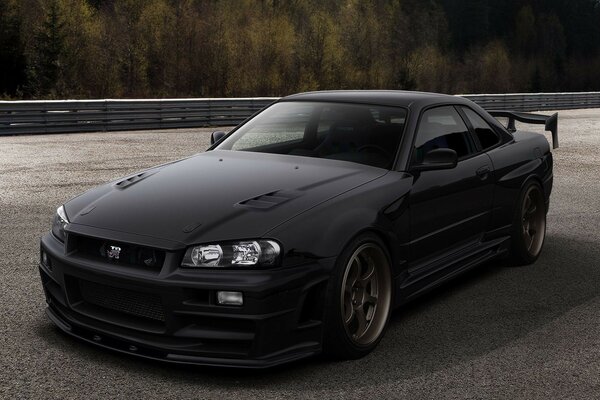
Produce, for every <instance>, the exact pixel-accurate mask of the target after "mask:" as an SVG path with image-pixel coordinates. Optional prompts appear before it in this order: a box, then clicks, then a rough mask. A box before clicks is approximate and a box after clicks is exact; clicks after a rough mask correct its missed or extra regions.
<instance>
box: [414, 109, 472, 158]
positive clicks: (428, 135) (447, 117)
mask: <svg viewBox="0 0 600 400" xmlns="http://www.w3.org/2000/svg"><path fill="white" fill-rule="evenodd" d="M434 149H452V150H454V151H456V154H457V155H458V158H464V157H466V156H468V155H469V154H472V153H474V152H475V148H474V146H473V143H472V142H471V139H470V136H469V131H468V129H467V126H466V125H465V123H464V122H463V120H462V118H461V117H460V115H459V114H458V112H457V111H456V109H455V108H454V107H437V108H432V109H430V110H427V111H425V112H424V113H423V116H422V117H421V121H420V122H419V129H418V131H417V138H416V141H415V152H414V162H415V163H417V164H418V163H421V162H423V157H424V156H425V154H427V152H429V151H431V150H434Z"/></svg>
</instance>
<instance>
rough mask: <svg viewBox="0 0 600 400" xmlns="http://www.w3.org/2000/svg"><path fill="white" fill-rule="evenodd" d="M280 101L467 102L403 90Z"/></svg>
mask: <svg viewBox="0 0 600 400" xmlns="http://www.w3.org/2000/svg"><path fill="white" fill-rule="evenodd" d="M280 101H326V102H341V103H358V104H378V105H385V106H396V107H411V106H412V105H413V104H415V103H419V105H421V106H426V105H433V104H439V103H454V104H465V103H467V102H468V101H467V100H466V99H464V98H462V97H457V96H450V95H447V94H440V93H427V92H410V91H403V90H329V91H317V92H306V93H299V94H293V95H291V96H287V97H284V98H282V99H281V100H280Z"/></svg>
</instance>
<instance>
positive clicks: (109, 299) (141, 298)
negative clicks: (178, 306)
mask: <svg viewBox="0 0 600 400" xmlns="http://www.w3.org/2000/svg"><path fill="white" fill-rule="evenodd" d="M79 292H80V295H81V298H82V300H83V301H84V302H86V303H90V304H93V305H95V306H98V307H102V308H105V309H109V310H113V311H118V312H121V313H124V314H129V315H134V316H136V317H141V318H147V319H151V320H154V321H161V322H164V321H165V311H164V309H163V305H162V300H161V298H160V296H158V295H155V294H151V293H141V292H134V291H131V290H126V289H120V288H116V287H112V286H107V285H102V284H100V283H95V282H90V281H86V280H79Z"/></svg>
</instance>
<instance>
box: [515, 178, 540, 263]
mask: <svg viewBox="0 0 600 400" xmlns="http://www.w3.org/2000/svg"><path fill="white" fill-rule="evenodd" d="M545 238H546V202H545V200H544V192H543V190H542V187H541V186H540V185H539V183H537V182H535V181H531V182H530V183H529V184H527V185H526V186H525V188H523V190H522V191H521V195H520V196H519V203H518V205H517V208H516V210H515V216H514V220H513V227H512V249H511V250H512V260H513V262H514V263H515V264H517V265H527V264H531V263H533V262H535V260H537V259H538V257H539V255H540V253H541V252H542V247H543V246H544V240H545Z"/></svg>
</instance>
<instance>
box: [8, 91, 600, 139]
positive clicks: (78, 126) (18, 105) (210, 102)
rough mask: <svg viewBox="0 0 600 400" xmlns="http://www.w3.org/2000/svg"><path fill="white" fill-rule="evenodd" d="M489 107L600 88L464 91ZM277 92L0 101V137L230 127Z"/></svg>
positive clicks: (586, 99)
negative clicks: (205, 96)
mask: <svg viewBox="0 0 600 400" xmlns="http://www.w3.org/2000/svg"><path fill="white" fill-rule="evenodd" d="M461 96H462V97H465V98H467V99H469V100H472V101H474V102H475V103H477V104H479V105H480V106H482V107H483V108H485V109H488V110H511V111H542V110H569V109H579V108H600V92H587V93H536V94H523V93H516V94H476V95H461ZM276 100H277V98H274V97H259V98H238V99H172V100H171V99H169V100H53V101H0V136H2V135H16V134H35V133H65V132H93V131H127V130H138V129H168V128H189V127H204V126H232V125H237V124H239V123H240V122H242V121H244V120H245V119H246V118H248V117H249V116H251V115H252V114H254V113H256V112H257V111H259V110H261V109H262V108H264V107H266V106H267V105H269V104H271V103H272V102H274V101H276Z"/></svg>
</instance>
